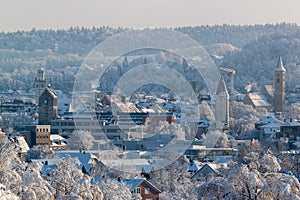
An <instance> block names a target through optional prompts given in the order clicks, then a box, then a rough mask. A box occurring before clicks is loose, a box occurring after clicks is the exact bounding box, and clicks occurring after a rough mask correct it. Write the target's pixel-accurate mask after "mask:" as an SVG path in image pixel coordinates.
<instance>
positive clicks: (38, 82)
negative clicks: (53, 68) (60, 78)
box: [34, 68, 46, 105]
mask: <svg viewBox="0 0 300 200" xmlns="http://www.w3.org/2000/svg"><path fill="white" fill-rule="evenodd" d="M34 84H35V85H34V87H35V92H34V100H35V103H36V104H37V105H39V97H40V95H41V94H42V92H43V91H44V90H45V88H46V79H45V72H44V69H43V68H41V69H38V70H37V76H36V78H35V82H34Z"/></svg>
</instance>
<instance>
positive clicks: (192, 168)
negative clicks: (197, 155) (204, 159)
mask: <svg viewBox="0 0 300 200" xmlns="http://www.w3.org/2000/svg"><path fill="white" fill-rule="evenodd" d="M200 165H201V163H200V162H198V161H196V160H192V161H190V163H189V169H188V172H196V171H198V170H199V169H200V167H199V166H200Z"/></svg>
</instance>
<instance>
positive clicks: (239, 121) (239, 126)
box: [230, 102, 267, 138]
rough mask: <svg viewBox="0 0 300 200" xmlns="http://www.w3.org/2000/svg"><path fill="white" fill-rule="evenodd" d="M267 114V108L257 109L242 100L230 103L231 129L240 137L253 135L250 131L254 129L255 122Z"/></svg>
mask: <svg viewBox="0 0 300 200" xmlns="http://www.w3.org/2000/svg"><path fill="white" fill-rule="evenodd" d="M266 115H267V111H266V110H265V109H258V110H255V109H253V108H252V106H250V105H245V104H243V103H242V102H233V103H232V104H230V129H231V130H232V132H233V133H235V134H237V135H238V136H240V137H244V138H247V137H251V136H250V135H249V133H250V131H252V130H253V129H254V123H255V122H257V121H258V120H259V119H261V118H262V117H263V116H266Z"/></svg>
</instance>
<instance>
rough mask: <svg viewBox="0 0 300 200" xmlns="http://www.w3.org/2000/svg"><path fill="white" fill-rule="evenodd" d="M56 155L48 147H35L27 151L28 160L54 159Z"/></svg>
mask: <svg viewBox="0 0 300 200" xmlns="http://www.w3.org/2000/svg"><path fill="white" fill-rule="evenodd" d="M53 156H54V154H53V152H52V151H51V150H50V149H49V147H48V146H46V145H36V146H33V147H32V148H31V149H30V150H29V151H27V159H28V160H30V159H45V158H53Z"/></svg>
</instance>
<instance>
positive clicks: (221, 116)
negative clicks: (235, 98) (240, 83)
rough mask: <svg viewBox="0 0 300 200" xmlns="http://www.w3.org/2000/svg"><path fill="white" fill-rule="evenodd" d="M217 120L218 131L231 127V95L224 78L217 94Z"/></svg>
mask: <svg viewBox="0 0 300 200" xmlns="http://www.w3.org/2000/svg"><path fill="white" fill-rule="evenodd" d="M215 120H216V128H217V129H224V128H228V127H229V94H228V91H227V88H226V84H225V81H224V78H223V76H222V77H221V79H220V82H219V85H218V88H217V92H216V101H215Z"/></svg>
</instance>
